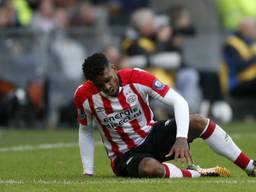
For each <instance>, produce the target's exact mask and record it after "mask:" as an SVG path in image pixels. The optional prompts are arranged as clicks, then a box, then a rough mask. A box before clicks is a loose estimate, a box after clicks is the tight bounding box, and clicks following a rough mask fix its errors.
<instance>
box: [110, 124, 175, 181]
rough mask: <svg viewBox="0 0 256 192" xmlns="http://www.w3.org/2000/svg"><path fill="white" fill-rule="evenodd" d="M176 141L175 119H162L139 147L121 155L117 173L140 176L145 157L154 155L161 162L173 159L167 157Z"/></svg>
mask: <svg viewBox="0 0 256 192" xmlns="http://www.w3.org/2000/svg"><path fill="white" fill-rule="evenodd" d="M175 141H176V122H175V120H174V119H170V120H166V121H160V122H157V123H156V124H155V125H153V127H152V130H151V131H150V133H149V135H148V136H147V138H146V140H145V141H144V142H143V143H142V144H141V145H140V146H138V147H136V148H134V149H132V150H130V151H128V152H126V153H124V154H123V155H121V156H119V157H118V158H117V159H116V160H115V162H114V164H115V173H116V174H117V175H118V176H122V177H139V175H138V167H139V163H140V161H141V160H142V159H143V158H145V157H152V158H154V159H156V160H158V161H159V162H164V161H167V160H171V159H173V158H174V156H171V157H168V158H166V157H165V155H166V154H168V153H169V151H170V149H171V147H172V146H173V144H174V143H175Z"/></svg>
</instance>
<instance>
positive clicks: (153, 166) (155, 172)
mask: <svg viewBox="0 0 256 192" xmlns="http://www.w3.org/2000/svg"><path fill="white" fill-rule="evenodd" d="M139 176H140V177H166V178H183V177H190V178H194V177H200V176H201V174H200V173H199V172H198V171H197V170H188V169H179V168H178V167H176V166H175V165H173V164H171V163H160V162H159V161H157V160H156V159H154V158H151V157H146V158H144V159H142V161H141V162H140V164H139Z"/></svg>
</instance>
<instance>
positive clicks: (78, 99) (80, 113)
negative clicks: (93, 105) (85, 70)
mask: <svg viewBox="0 0 256 192" xmlns="http://www.w3.org/2000/svg"><path fill="white" fill-rule="evenodd" d="M74 103H75V106H76V111H77V122H78V123H79V124H81V125H85V126H88V125H90V124H91V122H92V114H91V111H90V109H89V106H88V100H87V99H86V98H84V97H83V96H81V94H79V93H75V95H74Z"/></svg>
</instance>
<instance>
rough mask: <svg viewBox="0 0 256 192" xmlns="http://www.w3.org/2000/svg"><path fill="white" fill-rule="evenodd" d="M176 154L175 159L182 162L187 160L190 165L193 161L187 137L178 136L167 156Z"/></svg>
mask: <svg viewBox="0 0 256 192" xmlns="http://www.w3.org/2000/svg"><path fill="white" fill-rule="evenodd" d="M173 154H174V160H175V161H177V160H178V159H180V162H181V164H183V163H184V162H185V161H186V162H187V164H188V165H190V164H191V163H192V162H193V161H192V156H191V153H190V151H189V147H188V142H187V138H183V137H177V138H176V141H175V143H174V145H173V146H172V148H171V150H170V152H169V153H168V154H167V155H166V156H165V157H170V156H172V155H173Z"/></svg>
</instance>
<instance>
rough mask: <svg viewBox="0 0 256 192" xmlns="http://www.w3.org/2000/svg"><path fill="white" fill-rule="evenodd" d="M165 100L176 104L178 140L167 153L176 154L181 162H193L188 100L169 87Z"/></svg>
mask: <svg viewBox="0 0 256 192" xmlns="http://www.w3.org/2000/svg"><path fill="white" fill-rule="evenodd" d="M163 101H164V102H166V103H168V104H172V105H173V106H174V115H175V120H176V126H177V134H176V142H175V144H174V145H173V147H172V148H171V150H170V152H169V153H168V154H167V155H166V156H167V157H168V156H171V155H173V154H174V158H175V160H177V159H178V158H180V159H181V163H184V161H185V160H186V162H187V163H188V164H190V163H192V157H191V154H190V151H189V147H188V143H187V138H188V129H189V107H188V103H187V101H186V100H185V99H184V98H183V97H182V96H181V95H180V94H179V93H177V92H176V91H175V90H174V89H171V88H170V89H169V90H168V92H167V93H166V95H165V96H164V97H163Z"/></svg>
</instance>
